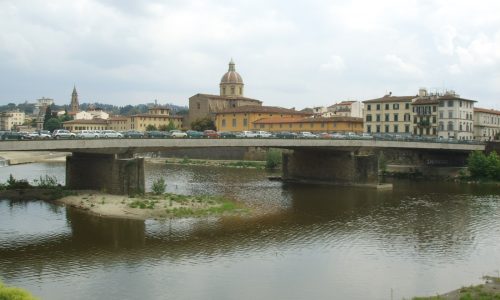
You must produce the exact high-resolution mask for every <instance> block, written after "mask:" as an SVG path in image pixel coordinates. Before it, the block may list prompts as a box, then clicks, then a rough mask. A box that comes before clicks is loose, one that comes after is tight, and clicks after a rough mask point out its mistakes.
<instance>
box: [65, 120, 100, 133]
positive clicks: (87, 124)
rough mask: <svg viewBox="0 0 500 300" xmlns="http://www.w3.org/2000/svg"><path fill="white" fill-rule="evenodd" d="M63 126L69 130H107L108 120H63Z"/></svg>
mask: <svg viewBox="0 0 500 300" xmlns="http://www.w3.org/2000/svg"><path fill="white" fill-rule="evenodd" d="M63 128H64V129H67V130H69V131H77V130H106V129H108V122H107V121H106V120H103V119H90V120H88V119H79V120H71V121H66V122H63Z"/></svg>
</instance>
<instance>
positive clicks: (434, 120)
mask: <svg viewBox="0 0 500 300" xmlns="http://www.w3.org/2000/svg"><path fill="white" fill-rule="evenodd" d="M432 124H436V116H432Z"/></svg>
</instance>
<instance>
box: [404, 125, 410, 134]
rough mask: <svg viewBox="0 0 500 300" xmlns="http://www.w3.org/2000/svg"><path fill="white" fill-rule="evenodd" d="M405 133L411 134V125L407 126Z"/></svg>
mask: <svg viewBox="0 0 500 300" xmlns="http://www.w3.org/2000/svg"><path fill="white" fill-rule="evenodd" d="M405 132H406V133H410V125H405Z"/></svg>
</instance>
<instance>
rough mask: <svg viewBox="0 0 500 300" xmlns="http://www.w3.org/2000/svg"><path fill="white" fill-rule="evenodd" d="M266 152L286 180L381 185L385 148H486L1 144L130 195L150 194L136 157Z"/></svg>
mask: <svg viewBox="0 0 500 300" xmlns="http://www.w3.org/2000/svg"><path fill="white" fill-rule="evenodd" d="M217 147H220V148H223V147H224V148H227V147H265V148H282V149H289V150H292V151H288V152H285V153H284V154H283V179H284V180H287V181H314V182H326V183H338V184H356V185H370V186H377V184H378V165H379V164H378V158H379V155H378V153H379V151H380V150H382V149H387V150H392V151H401V152H404V153H406V154H405V155H409V156H412V157H416V158H417V159H418V160H420V161H422V162H425V161H431V162H436V161H438V162H445V163H446V162H452V163H454V164H460V163H462V164H463V163H464V162H465V159H466V157H467V155H468V154H469V153H470V152H471V151H476V150H477V151H484V150H485V145H482V144H459V143H432V142H409V141H386V140H333V139H332V140H330V139H99V140H39V141H4V142H0V151H62V152H72V153H73V155H72V156H70V157H68V158H67V160H66V184H67V186H68V187H69V188H72V189H97V190H106V191H107V192H110V193H115V194H126V193H132V192H135V191H141V190H144V160H143V159H142V158H134V154H135V153H141V152H155V151H168V150H169V149H179V148H217Z"/></svg>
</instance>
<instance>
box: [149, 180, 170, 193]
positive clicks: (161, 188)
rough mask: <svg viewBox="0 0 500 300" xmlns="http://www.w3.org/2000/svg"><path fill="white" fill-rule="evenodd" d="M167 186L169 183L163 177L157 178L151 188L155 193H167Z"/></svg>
mask: <svg viewBox="0 0 500 300" xmlns="http://www.w3.org/2000/svg"><path fill="white" fill-rule="evenodd" d="M166 188H167V184H166V183H165V179H164V178H163V177H160V178H157V179H155V180H154V181H153V185H152V186H151V189H152V190H153V194H155V195H161V194H163V193H165V189H166Z"/></svg>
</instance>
